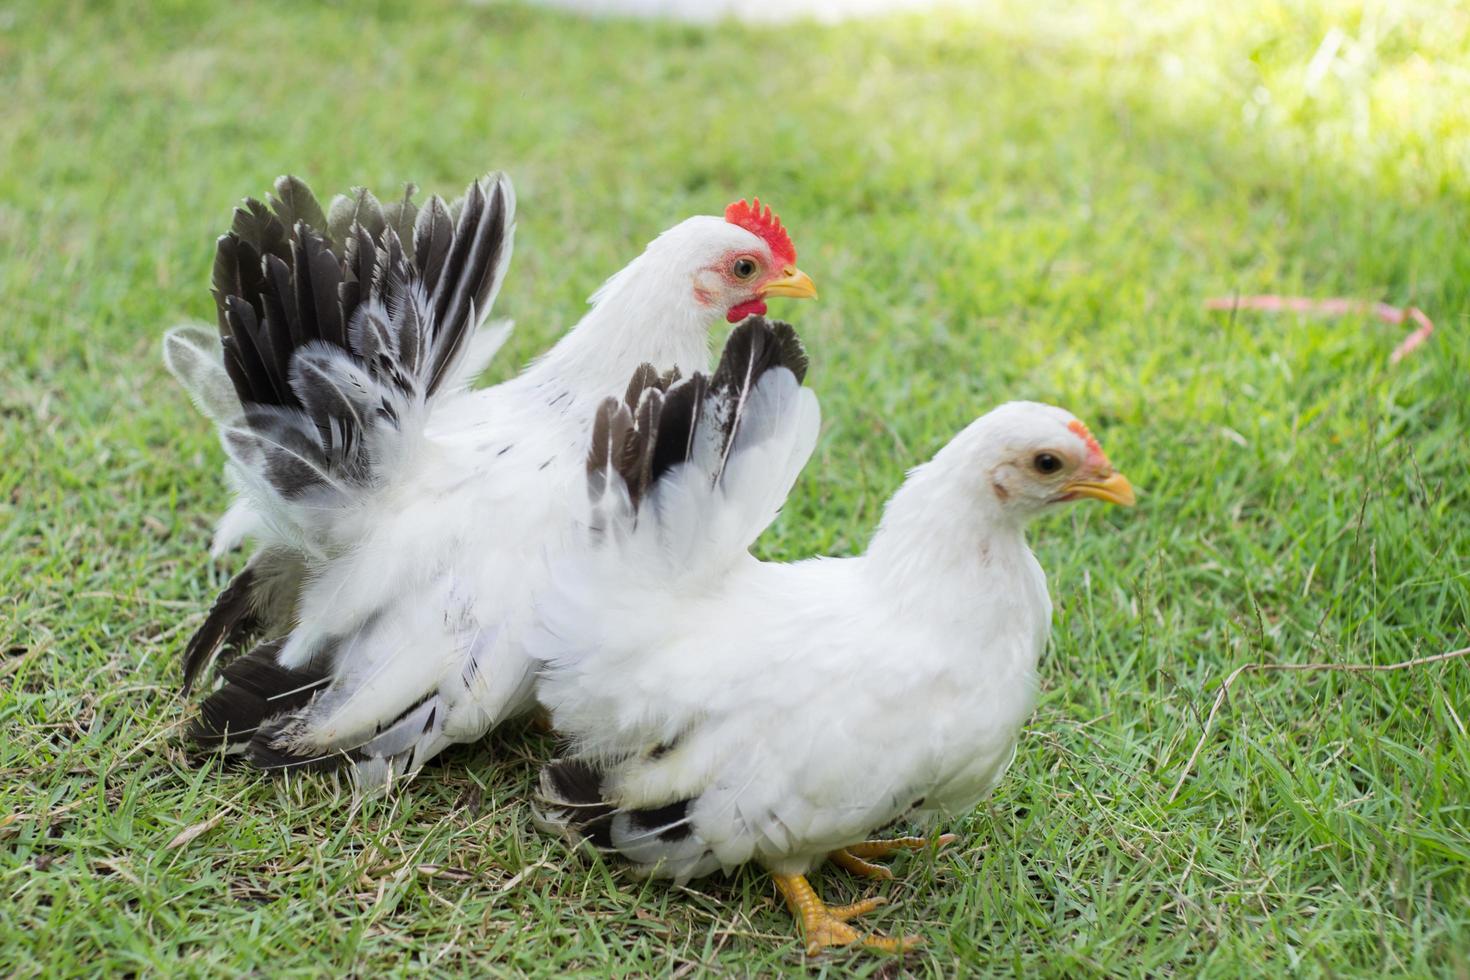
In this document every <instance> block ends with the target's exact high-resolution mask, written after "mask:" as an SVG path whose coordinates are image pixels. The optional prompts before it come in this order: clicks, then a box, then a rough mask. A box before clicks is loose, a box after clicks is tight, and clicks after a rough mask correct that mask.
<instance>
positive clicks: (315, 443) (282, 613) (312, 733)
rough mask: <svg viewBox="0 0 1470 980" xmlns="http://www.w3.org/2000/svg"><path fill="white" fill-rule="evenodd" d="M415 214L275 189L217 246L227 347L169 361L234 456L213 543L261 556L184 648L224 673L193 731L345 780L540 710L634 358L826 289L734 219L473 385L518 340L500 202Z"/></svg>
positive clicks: (670, 238) (286, 766) (769, 222)
mask: <svg viewBox="0 0 1470 980" xmlns="http://www.w3.org/2000/svg"><path fill="white" fill-rule="evenodd" d="M412 195H413V188H412V187H411V186H410V187H409V188H407V189H406V190H405V193H404V194H403V196H402V198H401V199H399V200H396V201H394V202H393V203H391V204H389V205H387V206H384V205H382V204H380V203H379V202H378V201H377V200H376V199H375V198H373V197H372V195H371V194H369V193H367V192H366V191H362V190H359V191H356V192H355V193H354V194H352V195H344V196H339V197H338V198H337V199H335V200H334V201H333V203H332V205H331V207H330V209H329V210H328V211H327V212H323V209H322V208H321V206H320V205H319V204H318V203H317V200H316V199H315V197H314V196H313V195H312V194H311V191H310V190H309V189H308V188H307V187H306V186H305V185H304V184H303V183H301V182H300V181H299V180H296V179H294V178H291V177H283V178H281V179H280V180H279V181H277V183H276V194H275V196H274V197H273V198H272V200H271V202H270V205H269V206H267V205H265V204H262V203H261V202H259V201H254V200H247V201H246V202H245V204H244V205H243V206H242V207H241V208H239V209H238V210H237V211H236V213H235V218H234V223H233V227H232V228H231V230H230V232H229V233H228V234H226V235H224V236H223V237H222V238H221V239H220V240H219V244H218V249H217V255H216V260H215V266H214V295H215V300H216V303H217V306H218V314H219V331H218V338H216V337H215V336H214V334H213V332H209V331H203V330H199V329H196V328H188V327H185V328H180V329H176V330H174V331H172V332H170V333H169V334H168V335H167V337H166V338H165V342H164V356H165V361H166V363H167V364H168V367H169V368H170V370H171V371H172V372H173V374H174V375H175V376H176V377H177V378H178V380H179V381H180V382H181V383H182V384H183V386H184V387H185V388H186V389H187V390H188V391H189V392H190V393H191V395H192V396H193V398H194V400H195V402H196V403H197V404H198V405H199V406H200V408H201V409H202V410H203V411H204V413H205V414H206V415H208V416H209V417H210V418H211V419H212V420H213V421H214V422H215V423H216V425H217V426H218V428H219V432H220V437H221V441H222V443H223V445H224V448H225V451H226V453H227V456H228V461H227V463H226V473H227V476H228V478H229V482H230V484H231V485H232V487H233V488H234V490H235V492H236V495H237V500H236V503H235V504H234V505H233V506H232V507H231V509H230V510H229V512H228V513H227V514H226V515H225V517H224V518H223V519H222V521H221V523H220V525H219V528H218V530H217V534H216V537H215V542H214V552H215V553H216V554H220V553H223V552H226V551H229V550H231V549H233V548H234V547H236V546H237V545H239V544H240V543H241V542H242V541H243V540H245V539H247V538H248V539H251V540H253V542H254V550H253V553H252V555H251V557H250V559H249V561H248V563H247V564H246V565H245V567H244V569H243V571H241V572H240V573H239V574H238V575H237V576H236V577H235V578H234V580H233V581H232V582H231V583H230V584H229V586H228V587H227V588H226V589H225V590H224V591H223V592H222V593H221V594H220V596H219V598H218V599H217V600H216V602H215V603H214V606H213V608H212V609H211V610H210V612H209V614H208V615H207V617H206V618H205V620H204V623H203V625H202V626H200V628H199V630H198V632H197V633H195V634H194V636H193V638H192V640H191V641H190V643H189V644H188V647H187V648H186V651H185V690H186V692H187V690H188V688H189V687H190V686H191V685H192V684H193V683H194V682H195V680H196V679H197V678H198V677H199V675H200V673H201V672H202V671H203V670H204V668H205V667H206V665H208V664H209V663H211V662H214V661H216V660H218V661H219V663H220V664H221V666H220V669H219V671H218V674H219V681H218V684H217V686H216V688H215V689H214V690H213V692H212V693H210V694H209V695H208V697H207V698H206V699H205V700H204V702H203V704H202V705H201V707H200V710H199V712H198V714H197V716H196V718H195V720H194V722H193V724H192V726H191V728H190V734H191V736H192V737H193V739H194V740H196V742H197V743H199V744H201V745H203V746H206V747H211V748H215V749H222V750H223V751H224V752H225V753H227V754H231V755H238V756H242V757H243V758H244V759H245V760H247V761H248V762H250V763H253V764H254V765H256V766H259V767H262V768H268V769H275V770H300V769H311V770H327V769H339V768H341V767H346V769H347V771H348V772H349V773H350V774H351V775H352V776H353V777H354V779H355V781H356V784H357V786H358V787H359V789H374V788H380V787H383V786H386V785H387V784H389V783H390V782H391V781H392V780H393V779H394V778H396V777H399V776H403V775H405V774H410V773H413V772H416V771H417V770H418V769H419V767H421V766H422V765H423V764H424V762H426V761H427V760H428V759H430V758H432V757H433V756H434V755H435V754H437V753H438V752H440V751H441V750H442V749H443V748H445V747H446V746H448V745H450V744H453V743H456V742H466V741H472V740H475V739H477V738H479V737H480V736H481V735H483V734H484V733H485V732H486V731H487V730H489V729H490V728H491V727H492V726H493V725H495V724H496V723H498V722H500V721H502V720H504V719H505V718H507V717H510V716H512V715H515V714H517V713H520V712H521V711H523V710H525V709H527V708H528V707H530V706H531V691H532V686H533V683H532V682H533V674H532V662H531V661H530V660H529V659H528V658H527V657H526V655H525V653H524V651H523V644H522V637H523V633H524V631H525V630H526V629H527V628H528V626H529V625H530V623H531V616H530V614H531V609H532V606H533V603H534V602H535V599H536V597H537V595H538V594H539V592H540V590H541V589H542V588H543V587H544V585H545V584H546V576H547V571H548V568H549V563H550V562H551V561H552V560H553V559H554V558H555V557H556V556H557V555H558V554H559V552H560V551H561V550H562V549H563V548H564V547H565V546H566V545H567V544H568V543H569V542H570V541H572V540H573V539H574V537H575V536H574V533H573V532H574V528H575V527H576V526H577V524H578V522H579V520H580V519H581V517H582V508H583V505H584V502H585V493H586V491H585V488H584V487H583V485H582V479H583V476H582V473H583V469H582V457H583V455H584V454H585V451H586V445H587V440H588V431H589V428H590V425H591V420H592V416H593V413H594V411H595V409H596V407H597V405H598V403H599V402H600V401H601V400H602V399H603V398H604V397H606V396H608V395H610V394H613V393H616V392H618V391H621V390H622V389H623V388H624V387H625V386H626V384H627V382H628V377H629V375H630V373H632V372H634V370H635V369H638V368H639V366H640V365H651V366H652V367H646V368H642V369H640V370H648V371H652V372H655V373H659V374H666V376H667V377H670V378H672V377H674V376H676V375H679V374H689V373H692V372H694V371H698V370H700V369H703V368H704V367H705V365H706V364H707V358H708V340H707V336H708V333H709V330H710V328H711V327H712V326H713V325H714V324H715V323H716V322H717V321H719V320H720V319H722V318H725V319H729V320H730V321H732V322H734V321H738V320H741V319H744V318H745V317H746V316H748V315H750V314H752V313H759V312H764V310H765V302H766V300H767V298H769V297H773V296H791V297H809V296H814V295H815V288H814V286H813V284H812V281H811V279H809V278H808V277H807V276H806V275H805V274H804V273H802V272H801V271H799V270H798V269H797V268H796V266H795V259H796V252H795V248H794V247H793V246H792V243H791V239H790V237H789V236H788V235H787V233H786V231H785V230H784V229H783V227H782V226H781V223H780V221H779V219H778V218H776V216H775V215H774V214H773V213H772V212H771V211H770V209H769V208H762V207H761V205H760V202H759V200H757V201H756V202H755V204H753V205H749V204H746V203H745V202H739V203H736V204H732V205H731V206H730V207H729V208H728V209H726V212H725V215H724V217H723V218H719V217H706V216H699V217H693V218H689V219H687V220H685V221H683V222H681V223H680V224H678V225H675V226H674V227H673V228H671V229H669V230H668V231H666V232H664V233H663V234H661V235H659V236H658V237H657V238H656V239H655V240H654V241H653V242H651V243H650V244H649V245H648V247H647V249H646V250H645V251H644V252H643V254H642V255H640V256H639V257H638V258H637V259H635V260H634V261H633V262H632V263H630V264H629V265H628V266H627V267H626V268H624V269H623V270H622V271H621V272H618V273H617V274H616V275H614V276H613V277H612V278H611V279H609V280H608V281H607V282H606V284H604V285H603V287H602V288H601V289H599V290H598V291H597V292H596V293H595V294H594V295H593V297H592V299H591V301H590V302H591V309H590V311H589V312H588V313H587V315H586V316H585V317H584V318H583V319H582V320H581V322H580V323H578V324H577V326H576V327H575V328H574V329H573V330H572V331H571V332H570V333H568V334H567V335H566V336H565V337H564V338H562V340H561V341H560V342H559V343H557V344H556V345H555V346H554V347H553V348H552V349H551V351H550V352H548V353H547V354H545V355H544V356H543V357H541V358H540V359H539V360H537V361H536V362H534V363H533V364H532V366H531V367H529V368H528V369H527V370H526V371H525V372H524V373H522V374H521V375H520V376H519V377H517V378H515V379H513V380H511V381H507V382H505V383H503V384H500V385H497V386H494V387H492V388H488V389H485V390H480V391H471V390H469V388H468V385H469V383H470V381H471V380H473V378H474V377H475V376H476V375H478V374H479V373H480V371H481V370H483V369H484V367H485V366H486V364H487V363H488V361H489V359H490V358H491V356H493V354H494V352H495V350H496V348H498V347H499V345H500V343H501V342H502V341H503V340H504V339H505V337H506V335H507V333H508V331H509V325H508V324H490V325H485V326H482V324H483V323H484V321H485V318H486V315H487V314H488V313H489V311H490V308H491V305H492V303H493V302H494V299H495V295H496V293H497V291H498V290H499V288H500V284H501V282H502V280H503V278H504V275H505V271H506V267H507V265H508V262H509V259H510V254H511V242H512V236H513V233H514V226H515V200H514V196H513V193H512V189H511V185H510V182H509V180H508V179H506V178H505V177H504V176H503V175H499V174H492V175H490V176H487V177H485V178H483V179H481V180H478V181H476V182H475V183H473V184H471V185H470V187H469V189H468V190H467V192H466V194H465V196H464V197H463V198H462V199H460V200H458V201H456V202H454V203H453V204H446V203H445V202H444V201H443V200H441V199H439V198H437V197H434V198H430V199H429V200H428V201H427V202H426V203H425V204H424V205H423V206H422V207H419V206H417V205H416V204H415V203H414V201H413V198H412ZM639 378H640V379H642V380H644V381H646V380H648V379H646V378H644V377H643V375H642V374H640V375H639ZM222 653H223V654H225V656H221V654H222Z"/></svg>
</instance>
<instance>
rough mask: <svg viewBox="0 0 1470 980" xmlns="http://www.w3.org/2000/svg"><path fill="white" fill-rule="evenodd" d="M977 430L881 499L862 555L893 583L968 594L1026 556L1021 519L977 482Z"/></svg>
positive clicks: (982, 463) (980, 463) (982, 466)
mask: <svg viewBox="0 0 1470 980" xmlns="http://www.w3.org/2000/svg"><path fill="white" fill-rule="evenodd" d="M981 421H982V422H983V421H984V420H981ZM984 434H985V433H984V430H983V427H982V426H981V423H980V422H977V423H975V424H972V425H971V426H970V427H969V428H968V429H966V430H965V431H964V432H963V433H961V434H960V435H959V436H957V437H956V438H955V439H953V440H952V441H951V442H950V443H949V444H948V445H947V446H945V447H944V448H943V449H941V450H940V451H939V453H938V454H936V455H935V457H934V458H933V459H932V460H930V461H929V462H928V463H925V464H923V465H922V466H918V467H915V468H914V469H913V470H911V471H910V472H909V475H908V478H907V479H905V480H904V483H903V486H901V487H899V489H898V492H897V493H895V494H894V495H893V497H892V498H891V499H890V500H889V501H888V505H887V506H886V507H885V508H884V510H883V520H882V522H881V523H880V524H879V526H878V530H877V532H876V533H875V534H874V535H873V540H872V542H871V543H870V544H869V546H868V550H867V553H866V555H865V556H864V557H865V560H866V561H867V562H869V563H871V566H872V568H873V570H874V571H875V572H876V573H877V574H879V575H880V576H882V577H883V578H885V579H886V580H887V581H888V582H889V583H890V585H891V586H892V587H894V588H900V589H901V588H905V587H911V588H919V589H935V588H938V589H939V591H940V592H942V593H943V594H946V595H948V594H951V593H952V592H953V591H954V590H959V591H962V592H970V593H971V594H973V592H974V590H975V589H983V588H987V587H988V585H987V582H988V581H989V580H991V579H995V578H997V577H1001V578H1004V577H1007V576H1010V575H1013V574H1014V573H1015V569H1016V567H1017V564H1018V563H1024V562H1025V561H1027V559H1028V556H1029V555H1030V549H1029V548H1028V547H1027V546H1026V536H1025V524H1026V518H1025V516H1024V515H1021V514H1018V513H1016V512H1015V509H1014V508H1007V507H1005V506H1004V505H1003V503H1002V501H1001V500H1000V499H999V498H997V497H996V495H995V491H994V489H993V488H992V487H991V486H990V485H988V483H987V482H986V480H985V479H984V474H985V472H986V471H987V465H986V460H985V455H984V454H983V452H977V445H979V444H981V442H982V440H983V438H984Z"/></svg>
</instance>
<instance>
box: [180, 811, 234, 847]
mask: <svg viewBox="0 0 1470 980" xmlns="http://www.w3.org/2000/svg"><path fill="white" fill-rule="evenodd" d="M224 819H225V815H224V814H223V813H216V814H215V815H214V816H212V817H210V818H209V819H208V820H201V821H200V822H199V823H196V824H194V825H193V826H190V827H185V828H184V829H183V830H181V831H179V832H178V833H177V834H175V835H174V839H173V840H171V841H169V842H168V844H167V845H166V849H167V850H170V851H172V850H176V849H177V848H180V847H183V846H184V845H185V844H188V843H190V842H191V841H194V840H197V839H198V838H200V837H203V836H204V835H205V834H207V833H209V832H210V831H211V830H213V829H214V828H216V827H218V826H219V825H220V823H221V822H222V821H223V820H224Z"/></svg>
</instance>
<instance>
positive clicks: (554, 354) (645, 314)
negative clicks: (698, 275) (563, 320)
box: [527, 251, 724, 394]
mask: <svg viewBox="0 0 1470 980" xmlns="http://www.w3.org/2000/svg"><path fill="white" fill-rule="evenodd" d="M680 271H681V270H680V268H679V266H678V264H677V262H676V261H675V260H674V259H671V258H670V257H668V256H666V255H661V254H659V253H657V252H653V251H649V252H645V253H644V254H642V255H640V256H639V257H638V258H636V259H634V260H633V261H632V262H631V263H629V264H628V265H627V266H626V267H625V268H624V269H622V271H620V272H618V273H617V274H616V275H614V276H613V277H612V278H611V279H609V280H608V281H607V282H606V283H604V284H603V286H602V288H601V289H599V290H598V291H597V292H596V293H594V294H593V296H592V299H591V303H592V309H591V310H589V311H588V312H587V315H586V316H584V317H583V318H582V319H581V321H580V322H579V323H578V324H577V325H576V326H575V327H573V328H572V330H571V331H570V332H569V333H568V334H567V335H566V336H565V337H563V338H562V339H561V341H560V342H558V343H557V345H556V346H555V347H553V348H552V349H551V350H550V351H548V352H547V353H546V354H545V355H544V356H542V357H541V358H540V359H539V360H537V362H536V363H535V364H533V365H532V366H531V368H530V370H529V371H528V372H527V375H529V376H532V377H533V378H534V379H535V380H538V381H539V380H551V379H555V381H556V383H557V385H558V386H560V387H568V388H571V389H572V390H574V391H579V392H597V393H599V394H615V393H618V392H621V391H622V390H623V389H624V388H625V387H626V386H627V384H628V379H629V378H630V377H631V376H632V374H633V371H634V370H635V369H636V368H637V367H638V366H639V365H640V364H643V363H649V364H652V365H653V366H654V367H655V368H657V369H658V370H659V371H667V370H668V369H669V368H675V367H676V368H678V369H679V373H680V374H682V375H685V376H687V375H689V374H692V373H694V372H695V371H706V370H708V368H709V332H710V328H711V327H713V326H714V324H715V322H716V321H717V320H719V319H720V317H721V316H722V315H723V313H724V311H723V310H719V309H715V308H712V307H709V306H703V305H701V304H699V303H698V302H696V301H695V299H694V294H693V290H692V288H689V287H688V286H686V285H685V282H684V280H686V279H688V275H687V273H686V274H683V275H680V274H679V273H680Z"/></svg>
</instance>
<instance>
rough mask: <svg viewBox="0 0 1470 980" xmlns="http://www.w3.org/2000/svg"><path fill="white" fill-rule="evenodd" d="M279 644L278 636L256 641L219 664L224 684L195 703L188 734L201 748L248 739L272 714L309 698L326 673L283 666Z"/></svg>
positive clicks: (294, 707) (285, 711) (301, 704)
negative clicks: (194, 715)
mask: <svg viewBox="0 0 1470 980" xmlns="http://www.w3.org/2000/svg"><path fill="white" fill-rule="evenodd" d="M281 646H282V641H280V640H272V641H269V642H267V643H262V644H260V645H259V646H257V647H256V648H255V649H254V650H251V651H250V652H249V653H247V654H245V655H244V656H242V657H238V658H236V659H235V660H234V661H232V662H230V663H229V664H227V665H226V666H225V667H224V668H222V669H221V670H220V676H221V677H222V678H223V680H224V684H223V685H222V686H221V687H220V688H219V690H217V691H215V692H214V693H212V694H211V695H210V696H209V697H207V698H205V699H204V703H203V704H201V705H200V706H199V714H198V715H197V716H196V717H195V718H194V721H193V723H192V724H191V725H190V726H189V738H191V739H192V740H194V741H195V742H197V743H199V745H200V746H202V747H206V748H216V747H218V746H221V745H226V746H228V745H235V744H238V743H241V742H253V741H254V740H255V739H256V738H257V737H258V736H259V735H260V733H261V732H262V731H263V730H264V729H265V727H266V725H267V723H268V722H270V721H271V720H272V719H275V718H278V717H279V716H282V715H289V714H290V713H292V712H294V711H297V710H298V709H300V708H303V707H305V706H306V705H307V704H308V703H310V701H311V699H312V698H314V697H315V696H316V694H317V692H318V691H319V690H320V689H321V688H322V686H323V685H325V684H326V683H327V680H328V675H327V674H326V673H325V672H323V671H320V670H315V669H312V668H309V667H307V668H291V667H286V666H283V665H282V664H281V663H280V662H279V661H278V660H277V655H278V654H279V653H280V651H281Z"/></svg>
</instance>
